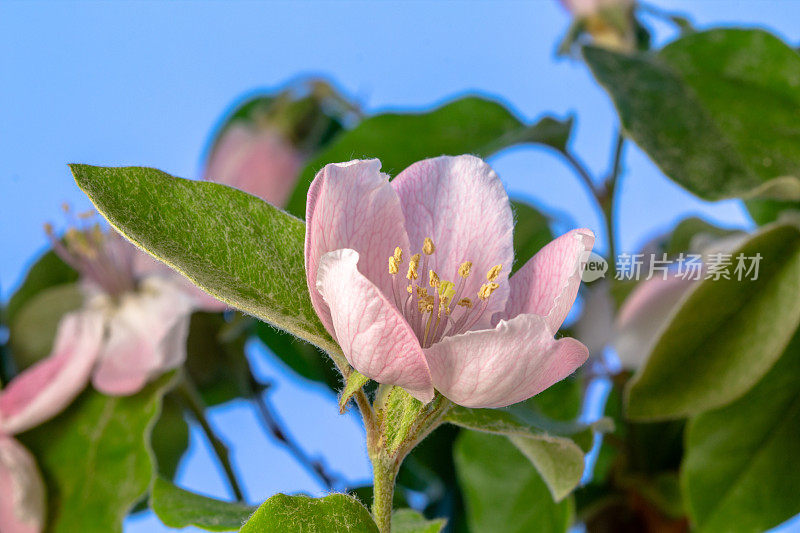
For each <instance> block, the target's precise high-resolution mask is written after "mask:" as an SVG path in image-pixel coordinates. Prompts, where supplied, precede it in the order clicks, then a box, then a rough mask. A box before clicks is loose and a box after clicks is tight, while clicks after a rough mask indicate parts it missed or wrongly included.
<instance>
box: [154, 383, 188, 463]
mask: <svg viewBox="0 0 800 533" xmlns="http://www.w3.org/2000/svg"><path fill="white" fill-rule="evenodd" d="M150 447H151V449H152V450H153V456H154V457H155V460H156V464H157V471H158V473H159V474H160V475H162V476H164V477H165V478H167V479H174V478H175V473H176V472H177V470H178V465H179V464H180V462H181V459H182V458H183V454H184V453H186V450H187V449H188V448H189V424H187V423H186V419H185V418H184V416H183V406H182V405H181V404H180V402H179V401H178V400H177V398H175V397H174V396H173V395H172V394H167V395H166V396H165V397H164V401H163V403H162V406H161V413H160V414H159V416H158V421H156V424H155V426H153V431H152V433H151V435H150Z"/></svg>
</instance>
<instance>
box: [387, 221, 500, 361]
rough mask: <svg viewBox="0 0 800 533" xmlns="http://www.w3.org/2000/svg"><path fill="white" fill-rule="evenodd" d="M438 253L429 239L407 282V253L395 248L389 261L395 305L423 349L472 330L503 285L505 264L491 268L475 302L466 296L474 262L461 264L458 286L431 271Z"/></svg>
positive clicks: (416, 257) (411, 266)
mask: <svg viewBox="0 0 800 533" xmlns="http://www.w3.org/2000/svg"><path fill="white" fill-rule="evenodd" d="M435 252H436V246H434V244H433V240H432V239H431V238H430V237H426V238H425V241H424V242H423V244H422V253H421V254H419V253H416V254H414V255H412V256H411V258H410V259H409V260H408V270H407V271H406V275H405V280H406V282H404V281H403V278H402V277H401V276H399V275H398V274H399V272H400V270H401V266H402V265H403V250H402V249H401V248H400V247H399V246H398V247H397V248H395V249H394V255H392V256H391V257H390V258H389V274H390V275H391V276H392V293H393V296H394V303H395V306H397V309H399V310H400V312H401V313H403V316H405V318H406V321H407V322H408V323H409V325H410V326H411V329H412V330H413V331H414V334H415V335H416V336H417V338H418V339H419V342H420V344H421V345H422V347H423V348H427V347H428V346H430V345H432V344H434V343H436V342H439V341H440V340H442V339H443V338H444V337H447V336H451V335H458V334H459V333H463V332H465V331H469V330H470V329H472V327H473V326H475V324H477V323H478V321H479V320H480V319H481V317H482V316H483V313H484V311H486V307H487V306H488V302H489V298H490V297H491V296H492V293H493V292H494V291H495V290H497V288H498V287H499V286H500V285H498V284H497V283H496V280H497V278H498V277H499V275H500V271H501V270H502V269H503V265H496V266H494V267H492V268H491V269H489V272H487V273H486V283H484V284H483V285H481V287H480V289H479V290H478V292H477V294H476V295H475V296H474V299H473V298H469V297H464V288H465V286H466V283H467V279H468V278H469V277H470V274H471V271H472V262H471V261H464V262H463V263H461V264H460V265H459V267H458V274H457V278H456V279H457V280H458V281H457V283H455V282H452V281H449V280H445V279H442V278H441V277H440V276H439V274H437V273H436V272H435V271H434V270H431V269H428V263H429V257H430V256H432V255H433V254H434V253H435ZM420 260H421V261H422V265H421V268H420ZM420 272H422V279H421V280H420ZM426 272H427V276H426V275H425V273H426ZM403 285H405V287H404V288H405V290H403ZM398 286H399V288H398Z"/></svg>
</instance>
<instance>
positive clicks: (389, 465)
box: [372, 454, 400, 533]
mask: <svg viewBox="0 0 800 533" xmlns="http://www.w3.org/2000/svg"><path fill="white" fill-rule="evenodd" d="M399 470H400V461H397V460H395V459H394V458H392V457H387V456H385V455H383V454H379V455H378V456H377V457H373V458H372V476H373V492H372V516H373V518H374V519H375V523H376V524H377V525H378V529H379V530H380V532H381V533H389V532H390V531H391V530H392V501H393V500H394V483H395V479H396V478H397V472H398V471H399Z"/></svg>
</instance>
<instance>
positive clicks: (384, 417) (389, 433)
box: [374, 385, 449, 458]
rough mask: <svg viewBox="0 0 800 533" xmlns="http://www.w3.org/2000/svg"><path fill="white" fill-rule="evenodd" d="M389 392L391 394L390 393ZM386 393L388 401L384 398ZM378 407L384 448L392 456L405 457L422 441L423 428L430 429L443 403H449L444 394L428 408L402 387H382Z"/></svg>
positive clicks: (437, 397)
mask: <svg viewBox="0 0 800 533" xmlns="http://www.w3.org/2000/svg"><path fill="white" fill-rule="evenodd" d="M387 391H388V392H387ZM384 394H385V398H382V396H383V395H384ZM376 395H377V396H378V399H376V400H375V402H374V404H375V406H376V409H377V414H378V423H379V424H380V434H381V435H383V441H384V442H383V449H384V450H385V451H387V452H388V453H389V454H390V455H391V454H397V455H399V457H401V458H402V457H404V456H405V452H408V450H409V448H408V447H409V446H412V447H413V445H414V444H416V442H418V440H419V437H420V433H419V432H420V428H423V427H426V423H427V422H428V421H429V420H430V417H431V416H434V415H437V413H439V412H440V410H441V407H442V406H443V402H449V401H448V400H447V399H445V398H444V397H443V396H441V395H440V394H437V395H436V397H435V398H434V399H433V401H431V402H429V403H428V404H427V405H426V404H423V403H422V402H421V401H419V400H417V399H416V398H414V397H412V396H411V395H410V394H408V393H407V392H406V391H405V389H403V388H401V387H393V386H390V385H381V386H380V387H379V389H378V392H377V393H376Z"/></svg>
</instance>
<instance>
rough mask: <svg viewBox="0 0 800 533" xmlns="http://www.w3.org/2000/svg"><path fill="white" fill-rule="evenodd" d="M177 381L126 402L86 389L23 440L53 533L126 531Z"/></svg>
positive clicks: (143, 487) (148, 474)
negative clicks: (155, 430) (39, 477)
mask: <svg viewBox="0 0 800 533" xmlns="http://www.w3.org/2000/svg"><path fill="white" fill-rule="evenodd" d="M174 378H175V376H174V374H171V375H167V376H164V377H162V378H160V379H159V380H157V381H155V382H154V383H151V384H150V385H148V386H147V387H145V388H144V389H143V390H142V391H141V392H139V393H138V394H136V395H134V396H127V397H109V396H103V395H102V394H100V393H98V392H95V391H94V390H92V389H87V390H86V391H85V392H84V393H83V394H81V395H80V396H79V397H78V398H77V399H76V400H75V401H74V402H73V403H72V405H71V406H70V407H69V408H68V409H67V410H66V411H64V413H62V414H61V415H59V416H58V417H56V418H54V419H53V420H51V421H50V422H48V423H46V424H43V425H41V426H39V427H37V428H36V429H34V430H32V431H29V432H27V433H24V434H22V435H20V436H19V439H20V440H21V441H22V442H23V443H24V444H25V446H27V447H28V449H30V450H31V452H33V454H34V455H35V456H36V459H37V461H38V463H39V468H40V469H41V470H42V474H43V475H44V478H45V483H46V485H47V489H48V502H49V516H48V520H47V523H48V531H49V532H50V533H61V532H64V533H74V532H75V531H80V532H81V533H94V532H97V533H109V532H114V531H117V532H121V531H122V520H123V519H124V518H125V515H126V514H127V513H128V511H129V510H130V509H131V507H132V506H133V505H134V504H135V503H136V501H137V500H139V499H140V498H141V497H142V496H143V495H144V494H145V492H147V489H148V487H149V486H150V482H151V480H152V478H153V475H154V469H155V465H154V461H153V457H152V452H151V451H150V446H149V443H150V430H151V428H152V426H153V424H154V423H155V420H156V418H157V417H158V413H159V410H160V406H161V399H162V397H163V395H164V394H165V392H166V391H167V390H169V388H171V387H172V383H173V381H174Z"/></svg>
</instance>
